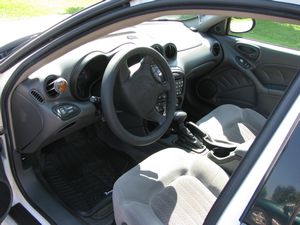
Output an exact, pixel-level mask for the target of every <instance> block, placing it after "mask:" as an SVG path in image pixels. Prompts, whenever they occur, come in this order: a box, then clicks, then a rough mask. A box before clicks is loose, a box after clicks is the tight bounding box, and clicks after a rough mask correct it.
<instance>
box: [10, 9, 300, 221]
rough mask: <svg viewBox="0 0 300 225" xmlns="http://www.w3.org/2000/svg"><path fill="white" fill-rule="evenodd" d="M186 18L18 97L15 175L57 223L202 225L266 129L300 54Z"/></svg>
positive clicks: (84, 51) (148, 24) (210, 20)
mask: <svg viewBox="0 0 300 225" xmlns="http://www.w3.org/2000/svg"><path fill="white" fill-rule="evenodd" d="M180 16H181V17H174V16H173V17H172V16H169V17H168V16H166V17H159V18H155V19H153V20H149V21H145V22H142V23H139V24H136V25H134V26H130V27H127V28H122V29H120V30H117V31H114V32H111V33H109V34H107V35H105V36H102V37H99V38H97V39H95V40H93V41H89V42H87V43H85V44H83V45H81V46H79V47H77V48H74V49H72V50H70V51H68V52H66V53H65V54H62V55H60V56H59V57H57V58H55V59H53V60H52V61H50V62H49V63H47V64H45V65H44V66H42V67H41V68H39V69H37V70H35V71H33V72H32V73H31V74H30V75H29V76H27V77H26V78H24V79H23V80H22V82H20V83H19V84H18V85H17V87H16V88H15V90H14V91H13V93H12V97H11V102H10V105H11V116H12V123H13V131H14V132H13V136H14V141H15V145H16V146H15V150H16V151H14V152H15V153H14V164H15V167H16V171H17V176H18V179H19V181H20V184H21V186H22V188H23V190H24V193H26V195H27V196H28V198H29V199H31V203H32V204H34V205H35V207H36V208H38V209H39V212H43V213H42V214H43V215H45V216H47V218H49V219H50V221H53V222H54V223H57V224H60V223H61V224H118V225H121V224H128V225H130V224H132V225H134V224H145V225H147V224H153V225H154V224H189V225H192V224H195V225H196V224H202V223H203V221H204V220H205V217H206V215H207V213H208V212H209V210H210V208H211V207H212V205H213V204H214V202H215V200H216V199H217V197H218V195H219V194H220V193H221V191H222V189H223V188H224V186H225V185H226V183H227V181H228V180H229V179H230V176H231V175H232V174H233V173H234V171H235V170H236V169H237V168H238V166H239V164H240V163H241V162H242V160H243V158H244V156H245V155H246V153H247V151H248V150H249V149H250V146H251V145H252V143H253V142H254V141H255V138H256V136H258V135H259V133H260V131H261V130H262V129H263V127H264V125H265V123H266V121H267V120H268V118H269V116H270V114H271V113H272V110H273V109H274V107H275V106H276V105H277V103H278V102H279V101H280V99H281V97H282V95H283V94H284V92H285V90H286V89H287V87H288V86H289V84H290V83H291V82H292V80H293V78H294V76H295V75H296V72H297V68H299V67H300V60H299V59H300V54H299V52H298V51H295V50H289V49H286V48H281V47H277V46H274V45H270V44H262V43H258V42H255V41H252V40H247V39H244V38H241V37H239V34H236V35H235V34H229V27H230V23H231V18H230V17H225V16H214V15H189V17H188V18H187V19H186V18H185V17H184V16H186V15H180ZM182 16H183V17H182ZM174 18H175V19H174ZM182 18H184V19H182ZM187 200H188V201H187Z"/></svg>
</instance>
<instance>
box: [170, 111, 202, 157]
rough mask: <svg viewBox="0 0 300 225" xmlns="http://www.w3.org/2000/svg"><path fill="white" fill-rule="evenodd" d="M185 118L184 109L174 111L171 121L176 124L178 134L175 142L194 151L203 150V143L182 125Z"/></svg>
mask: <svg viewBox="0 0 300 225" xmlns="http://www.w3.org/2000/svg"><path fill="white" fill-rule="evenodd" d="M186 118H187V114H186V112H184V111H176V112H175V114H174V119H173V121H174V122H175V124H176V130H177V134H178V140H177V141H176V143H177V144H179V145H181V146H183V147H185V148H189V149H191V150H193V151H196V152H203V151H204V150H205V146H204V145H203V143H202V142H201V141H200V140H199V139H198V138H196V137H195V136H194V135H193V134H192V132H191V131H190V130H189V129H188V128H187V127H186V126H185V125H184V122H185V120H186Z"/></svg>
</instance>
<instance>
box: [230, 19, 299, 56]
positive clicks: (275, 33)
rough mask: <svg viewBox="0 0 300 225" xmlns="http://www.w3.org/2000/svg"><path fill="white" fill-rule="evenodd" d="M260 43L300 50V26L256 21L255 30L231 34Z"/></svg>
mask: <svg viewBox="0 0 300 225" xmlns="http://www.w3.org/2000/svg"><path fill="white" fill-rule="evenodd" d="M230 34H231V35H234V36H239V37H243V38H246V39H250V40H255V41H258V42H264V43H268V44H273V45H277V46H282V47H286V48H291V49H295V50H300V41H299V40H300V25H294V24H288V23H278V22H272V21H268V20H256V25H255V27H254V29H253V30H252V31H250V32H247V33H243V34H236V33H230Z"/></svg>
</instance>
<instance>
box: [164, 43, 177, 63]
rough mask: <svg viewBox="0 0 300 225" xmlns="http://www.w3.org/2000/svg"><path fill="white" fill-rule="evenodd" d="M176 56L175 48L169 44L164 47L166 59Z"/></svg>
mask: <svg viewBox="0 0 300 225" xmlns="http://www.w3.org/2000/svg"><path fill="white" fill-rule="evenodd" d="M176 55H177V48H176V46H175V45H174V44H172V43H169V44H166V45H165V56H166V57H167V58H168V59H172V58H174V57H176Z"/></svg>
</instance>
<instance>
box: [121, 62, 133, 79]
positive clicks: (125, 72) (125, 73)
mask: <svg viewBox="0 0 300 225" xmlns="http://www.w3.org/2000/svg"><path fill="white" fill-rule="evenodd" d="M130 73H131V72H130V70H129V67H128V65H127V61H125V62H123V63H121V65H120V67H119V74H120V75H119V79H120V81H121V83H124V82H125V81H127V80H128V79H129V78H130Z"/></svg>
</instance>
